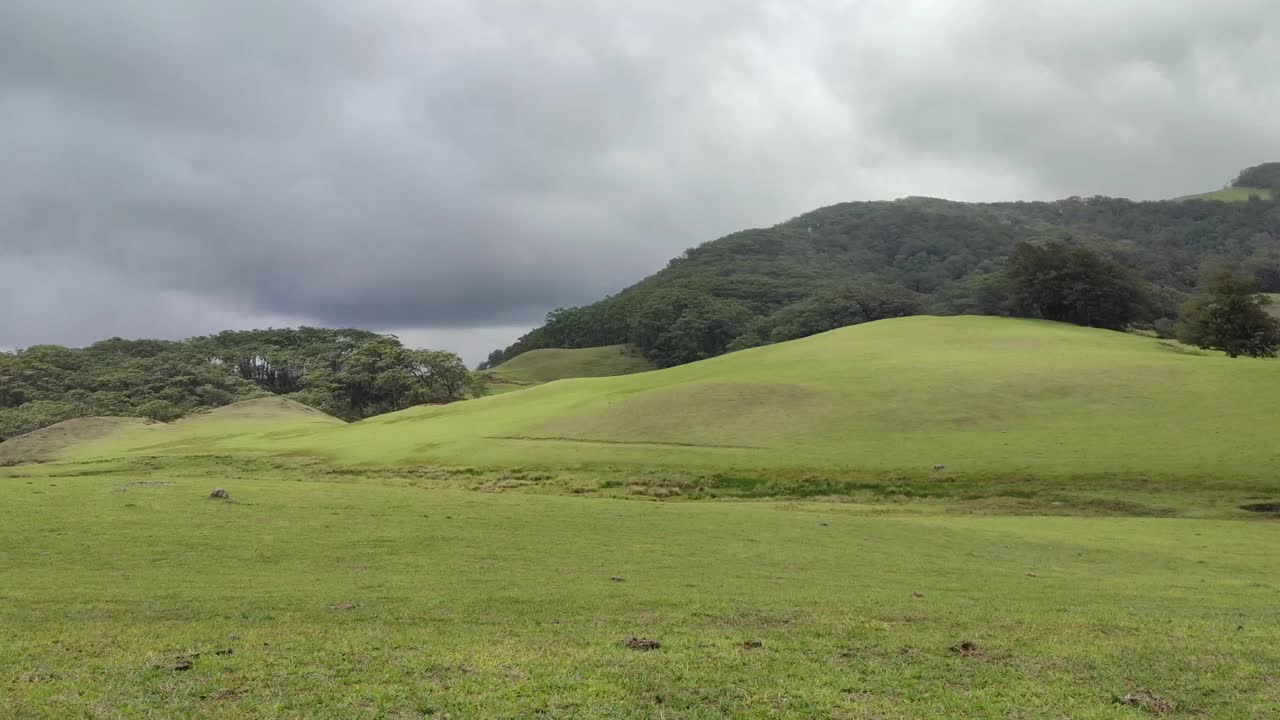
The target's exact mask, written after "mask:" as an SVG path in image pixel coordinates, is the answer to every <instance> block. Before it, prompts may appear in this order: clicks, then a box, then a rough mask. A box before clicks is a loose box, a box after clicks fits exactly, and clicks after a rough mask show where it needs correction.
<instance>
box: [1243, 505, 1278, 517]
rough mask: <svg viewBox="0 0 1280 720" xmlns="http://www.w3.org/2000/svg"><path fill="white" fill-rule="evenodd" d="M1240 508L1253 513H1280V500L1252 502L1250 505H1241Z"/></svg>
mask: <svg viewBox="0 0 1280 720" xmlns="http://www.w3.org/2000/svg"><path fill="white" fill-rule="evenodd" d="M1240 509H1241V510H1247V511H1249V512H1253V513H1266V514H1271V515H1274V514H1280V502H1264V503H1251V504H1249V505H1241V506H1240Z"/></svg>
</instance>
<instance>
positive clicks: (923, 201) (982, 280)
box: [483, 163, 1280, 367]
mask: <svg viewBox="0 0 1280 720" xmlns="http://www.w3.org/2000/svg"><path fill="white" fill-rule="evenodd" d="M1273 181H1276V182H1277V183H1280V164H1275V163H1273V164H1270V165H1262V166H1258V167H1256V168H1250V169H1249V170H1246V171H1245V172H1244V173H1241V176H1240V177H1239V178H1238V179H1237V181H1236V182H1237V183H1240V184H1242V185H1244V184H1248V186H1253V185H1254V184H1257V185H1258V186H1265V187H1270V185H1266V184H1265V183H1271V182H1273ZM1275 187H1280V184H1277V185H1275ZM1074 249H1087V250H1085V251H1084V252H1083V253H1082V254H1073V253H1075V250H1074ZM1037 253H1050V255H1051V256H1052V257H1053V258H1056V259H1059V260H1063V261H1064V262H1066V263H1067V265H1066V266H1064V269H1062V270H1061V271H1058V270H1054V271H1052V272H1050V273H1049V274H1050V275H1052V276H1053V277H1052V278H1050V277H1048V276H1045V277H1043V278H1041V279H1044V280H1046V281H1047V280H1050V279H1052V280H1053V281H1054V282H1058V283H1059V284H1062V283H1070V282H1071V276H1072V275H1073V274H1074V275H1075V276H1076V277H1084V276H1087V277H1090V278H1095V279H1098V280H1099V281H1101V280H1104V279H1106V278H1110V281H1109V282H1107V283H1104V284H1103V285H1090V286H1088V292H1090V293H1092V296H1091V297H1090V298H1087V299H1086V298H1077V299H1075V300H1073V301H1072V303H1071V304H1070V307H1067V306H1062V307H1055V306H1053V305H1051V304H1047V303H1046V302H1044V299H1043V298H1040V299H1037V298H1036V297H1034V296H1032V295H1030V294H1028V293H1026V292H1021V293H1019V292H1018V289H1017V286H1016V284H1012V285H1011V275H1010V273H1009V272H1008V271H1009V270H1010V269H1012V270H1013V276H1014V277H1015V278H1016V276H1017V275H1018V273H1019V272H1026V271H1027V268H1029V267H1033V266H1034V265H1035V262H1033V261H1034V260H1035V257H1034V256H1035V255H1036V254H1037ZM1206 267H1218V268H1223V269H1226V270H1230V271H1234V272H1237V273H1239V274H1241V275H1242V276H1245V277H1248V278H1251V279H1252V280H1253V281H1255V282H1256V283H1257V286H1258V288H1259V289H1260V290H1262V291H1265V292H1280V205H1278V204H1277V202H1276V201H1275V200H1264V199H1261V198H1255V199H1253V200H1251V201H1249V202H1243V203H1224V202H1218V201H1208V200H1184V201H1164V202H1133V201H1130V200H1123V199H1115V198H1105V197H1092V198H1069V199H1066V200H1060V201H1057V202H1018V203H988V204H974V203H958V202H949V201H945V200H937V199H932V198H906V199H903V200H897V201H892V202H856V203H843V204H840V205H833V206H831V207H827V208H822V209H820V210H815V211H813V212H810V213H807V214H805V215H801V216H799V217H797V218H795V219H793V220H790V221H788V222H785V223H782V224H780V225H777V226H774V227H771V228H765V229H759V230H746V231H742V232H738V233H734V234H732V235H729V236H726V237H724V238H721V239H719V240H715V241H712V242H708V243H705V244H703V245H700V246H698V247H696V248H692V249H690V250H688V251H686V252H685V253H684V254H683V255H681V256H680V257H678V258H675V259H674V260H672V261H671V262H670V263H668V265H667V267H666V268H665V269H663V270H661V271H659V272H658V273H656V274H654V275H652V276H650V277H648V278H646V279H644V280H642V281H641V282H639V283H637V284H636V285H634V286H632V287H630V288H627V289H626V290H623V291H622V292H620V293H618V294H617V295H614V296H611V297H607V298H605V299H603V300H601V301H599V302H596V303H594V304H591V305H587V306H584V307H575V308H564V309H558V310H556V311H554V312H552V313H550V314H549V315H548V316H547V321H546V323H545V324H544V325H542V326H541V327H539V328H536V329H534V330H533V331H531V332H529V333H528V334H526V335H524V336H523V337H521V338H520V339H519V340H517V341H516V342H515V343H514V344H512V345H511V346H509V347H507V348H504V349H500V350H495V351H494V352H493V353H491V354H490V356H489V358H488V360H486V362H485V364H484V366H483V367H491V366H493V365H497V364H499V363H501V362H503V361H505V360H508V359H510V358H513V357H515V356H517V355H519V354H521V353H523V352H526V351H528V350H533V349H537V348H544V347H591V346H597V345H609V344H614V343H626V342H630V343H633V344H635V345H636V346H637V347H639V349H640V350H641V351H642V352H643V353H644V354H645V355H646V356H648V357H649V358H650V359H652V360H653V361H655V362H656V363H658V364H659V365H663V366H667V365H675V364H679V363H683V362H689V361H690V360H696V359H700V358H703V357H709V356H712V355H716V354H720V353H722V352H726V351H728V350H731V349H737V348H741V347H750V346H752V345H759V344H764V343H770V342H778V341H781V340H788V339H792V338H793V337H799V336H802V335H803V334H812V333H813V332H820V331H822V330H825V329H830V328H831V327H834V326H839V325H840V324H856V323H858V322H864V321H867V320H874V319H878V318H880V317H891V316H894V315H897V314H916V313H931V314H941V315H948V314H964V313H976V314H992V315H1032V316H1039V317H1050V318H1054V319H1062V320H1067V321H1070V322H1080V323H1082V324H1093V325H1096V326H1098V327H1115V326H1117V325H1118V324H1119V321H1118V320H1117V318H1120V317H1124V318H1126V322H1137V323H1139V324H1141V325H1147V326H1150V327H1153V328H1156V329H1158V330H1160V331H1161V332H1164V333H1166V334H1168V333H1171V332H1172V331H1173V327H1174V323H1175V322H1176V320H1177V318H1178V309H1179V307H1180V306H1181V305H1182V304H1183V303H1185V302H1186V300H1187V299H1188V298H1190V297H1191V295H1192V294H1193V293H1194V292H1195V291H1196V289H1197V287H1198V286H1199V283H1200V279H1201V275H1202V270H1203V269H1204V268H1206ZM1020 268H1021V270H1020ZM868 308H870V310H869V309H868Z"/></svg>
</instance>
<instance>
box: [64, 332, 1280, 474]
mask: <svg viewBox="0 0 1280 720" xmlns="http://www.w3.org/2000/svg"><path fill="white" fill-rule="evenodd" d="M1276 407H1280V363H1276V362H1270V361H1260V360H1246V359H1240V360H1229V359H1227V358H1225V357H1223V356H1221V355H1218V354H1211V353H1204V352H1199V351H1195V350H1192V349H1189V348H1186V347H1183V346H1180V345H1177V344H1175V343H1171V342H1168V341H1161V340H1158V339H1154V338H1146V337H1140V336H1135V335H1128V334H1123V333H1115V332H1108V331H1102V330H1091V329H1087V328H1081V327H1076V326H1072V325H1063V324H1057V323H1047V322H1042V321H1032V320H1013V319H1005V318H991V317H953V318H937V317H912V318H902V319H895V320H886V321H881V322H876V323H869V324H865V325H859V326H855V327H850V328H844V329H841V330H836V331H833V332H829V333H825V334H822V335H816V336H813V337H810V338H805V339H802V340H797V341H792V342H787V343H781V344H778V345H772V346H768V347H764V348H756V349H752V350H746V351H742V352H738V353H733V354H730V355H725V356H722V357H719V358H713V359H711V360H707V361H704V362H699V363H693V364H690V365H684V366H680V367H677V368H671V369H667V370H661V371H657V372H650V373H642V374H637V375H627V376H621V377H608V378H584V379H578V380H565V381H561V382H556V383H552V384H548V385H543V386H539V387H535V388H531V389H529V390H526V391H523V392H519V393H511V394H507V395H501V396H497V397H490V398H483V399H480V400H473V401H467V402H463V403H454V404H451V405H443V406H431V407H418V408H412V409H409V410H405V411H402V412H399V413H392V414H389V415H384V416H380V417H376V418H370V419H368V420H365V421H362V422H359V423H355V424H352V425H340V424H333V425H328V424H317V425H307V426H295V425H286V426H285V427H284V428H283V429H270V430H267V431H264V430H263V429H262V428H260V427H259V426H257V425H254V426H252V430H251V431H247V432H241V433H239V434H230V431H233V430H237V429H239V428H237V427H236V426H235V425H234V424H230V425H228V424H222V423H217V429H216V430H211V431H205V430H203V429H202V428H203V426H202V425H200V421H198V420H196V421H190V422H185V421H184V422H179V423H174V424H173V425H171V426H165V427H158V428H141V429H136V430H129V431H124V432H120V433H115V434H113V435H111V436H109V437H107V438H104V439H102V440H98V441H94V442H90V443H86V444H82V445H79V446H77V447H75V448H73V449H71V450H70V451H69V452H68V454H67V455H66V456H67V457H78V458H87V457H94V456H104V455H112V454H119V453H122V452H123V453H135V454H138V453H142V454H145V453H154V452H157V451H160V450H163V451H165V452H225V451H250V452H253V451H260V452H288V453H292V454H299V455H312V456H319V457H324V458H329V459H332V460H334V461H338V462H344V463H372V464H415V463H429V464H445V465H455V466H457V465H479V466H508V467H510V466H539V467H583V466H592V465H594V466H615V467H632V468H645V469H649V468H658V467H665V468H677V467H678V468H716V469H720V470H724V469H730V468H737V469H740V470H749V469H760V468H774V469H822V470H826V471H847V472H870V473H881V474H883V473H909V474H910V473H928V472H929V471H930V468H931V467H932V466H933V465H935V464H940V465H945V466H946V468H947V470H948V472H959V473H976V474H983V475H999V476H1011V475H1012V476H1016V475H1026V476H1030V477H1050V476H1053V477H1062V476H1072V475H1087V474H1098V473H1113V474H1143V475H1146V474H1155V475H1166V476H1196V475H1201V474H1204V475H1213V476H1220V477H1225V476H1229V477H1235V478H1240V477H1270V476H1271V473H1272V469H1273V468H1274V467H1275V466H1276V464H1277V462H1280V446H1277V444H1276V443H1275V442H1273V440H1274V437H1275V434H1276V431H1277V429H1278V426H1277V420H1276V417H1277V416H1276V412H1275V408H1276Z"/></svg>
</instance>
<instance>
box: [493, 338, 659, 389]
mask: <svg viewBox="0 0 1280 720" xmlns="http://www.w3.org/2000/svg"><path fill="white" fill-rule="evenodd" d="M653 369H655V367H654V365H653V363H651V362H649V361H648V360H647V359H646V358H645V357H644V356H643V355H641V354H640V353H639V352H637V351H636V350H635V349H634V348H632V347H631V346H629V345H606V346H604V347H594V348H571V349H569V348H544V349H539V350H532V351H530V352H527V353H524V354H523V355H520V356H519V357H516V358H513V359H511V360H509V361H507V362H505V363H503V364H501V365H499V366H498V367H495V368H493V369H491V370H489V371H487V372H485V373H484V374H483V377H484V379H485V383H486V385H488V387H489V392H490V393H502V392H509V391H511V390H519V389H521V388H526V387H532V386H534V385H541V384H542V383H548V382H552V381H555V380H565V379H568V378H584V377H610V376H614V375H630V374H631V373H638V372H646V371H649V370H653Z"/></svg>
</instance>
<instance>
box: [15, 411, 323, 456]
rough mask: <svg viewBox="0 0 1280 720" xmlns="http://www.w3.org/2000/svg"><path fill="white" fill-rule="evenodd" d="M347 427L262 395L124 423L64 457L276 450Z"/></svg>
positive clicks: (68, 451)
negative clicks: (164, 419) (157, 421)
mask: <svg viewBox="0 0 1280 720" xmlns="http://www.w3.org/2000/svg"><path fill="white" fill-rule="evenodd" d="M345 425H346V423H345V422H343V421H342V420H339V419H338V418H335V417H333V416H331V415H326V414H325V413H323V412H320V411H319V410H316V409H315V408H312V407H308V406H306V405H303V404H302V403H299V402H294V401H293V400H289V399H287V398H282V397H269V398H257V399H254V400H244V401H242V402H237V403H232V404H230V405H224V406H222V407H220V408H216V409H214V410H210V411H208V412H203V413H199V414H196V415H189V416H187V417H184V418H182V419H180V420H176V421H174V422H171V423H168V424H164V425H143V424H133V423H131V424H127V425H122V426H121V427H120V428H118V429H117V430H115V431H113V432H111V433H109V434H105V435H103V436H100V437H98V438H95V439H91V440H89V441H87V442H82V443H78V444H76V445H73V446H70V447H68V448H67V449H66V450H65V451H63V452H62V453H60V454H59V457H64V458H79V457H101V456H114V455H122V454H127V453H142V454H159V455H165V454H188V453H192V454H216V453H219V452H222V451H224V450H232V451H235V450H244V449H245V448H246V446H253V445H254V444H258V445H259V446H260V447H261V449H263V450H264V451H270V450H272V449H273V448H274V447H275V445H276V443H280V442H282V441H284V440H287V439H289V438H296V437H299V436H303V435H307V434H310V433H314V432H315V431H317V430H319V429H323V428H326V427H343V426H345ZM0 447H2V445H0Z"/></svg>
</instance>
